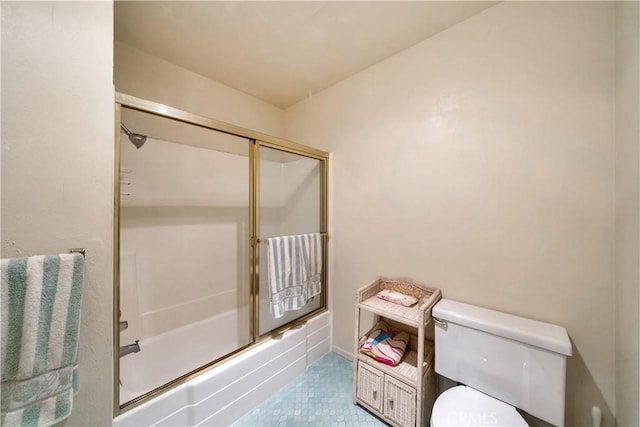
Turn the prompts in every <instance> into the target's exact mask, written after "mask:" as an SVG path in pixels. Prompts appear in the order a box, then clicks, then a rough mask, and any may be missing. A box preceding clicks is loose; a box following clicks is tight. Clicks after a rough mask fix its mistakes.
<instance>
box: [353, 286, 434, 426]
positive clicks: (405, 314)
mask: <svg viewBox="0 0 640 427" xmlns="http://www.w3.org/2000/svg"><path fill="white" fill-rule="evenodd" d="M383 289H389V290H393V291H396V292H401V293H403V294H405V295H411V296H413V297H416V298H417V299H418V302H417V303H416V304H415V305H413V306H411V307H404V306H402V305H398V304H395V303H392V302H389V301H385V300H382V299H380V298H378V297H377V294H378V292H380V291H381V290H383ZM440 298H441V292H440V290H439V289H436V288H430V287H427V286H425V285H422V284H419V283H417V282H414V281H412V280H408V279H387V278H380V279H378V280H376V281H375V282H373V283H371V284H369V285H367V286H364V287H362V288H360V289H358V291H357V303H356V337H358V338H357V340H356V343H355V354H356V361H355V363H354V376H353V377H354V384H353V403H354V404H359V405H362V406H364V407H365V408H367V409H369V410H370V411H372V412H373V413H374V414H376V415H378V416H379V417H381V418H382V419H384V421H385V422H387V423H389V424H391V425H393V426H398V427H416V426H426V425H428V422H429V417H430V415H431V407H432V406H433V402H434V401H435V397H436V396H435V373H434V370H433V354H434V349H433V344H432V343H431V342H429V341H427V340H425V327H426V326H427V324H428V323H429V322H430V320H431V309H432V308H433V306H434V305H435V304H436V303H437V302H438V300H440ZM361 310H365V311H367V312H370V313H373V314H375V315H376V316H377V317H381V318H385V319H390V320H393V321H395V322H397V323H399V324H400V325H405V326H407V329H408V330H407V332H409V334H410V341H409V346H408V348H407V350H406V352H405V354H404V356H403V358H402V360H401V361H400V363H399V364H398V365H396V366H390V365H386V364H384V363H381V362H378V361H376V360H375V359H373V358H372V357H370V356H367V355H365V354H362V353H360V346H361V345H362V343H363V342H364V341H365V340H366V338H367V336H368V335H369V334H370V332H371V331H369V332H368V333H366V334H365V335H362V336H361V335H360V311H361ZM402 329H404V328H402ZM416 330H417V335H415V331H416Z"/></svg>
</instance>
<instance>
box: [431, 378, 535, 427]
mask: <svg viewBox="0 0 640 427" xmlns="http://www.w3.org/2000/svg"><path fill="white" fill-rule="evenodd" d="M431 426H432V427H445V426H494V427H495V426H503V427H507V426H508V427H520V426H528V424H527V422H526V421H525V420H524V418H522V416H521V415H520V414H519V413H518V411H516V408H514V407H513V406H511V405H508V404H506V403H504V402H501V401H499V400H498V399H494V398H493V397H490V396H487V395H486V394H484V393H480V392H479V391H477V390H474V389H472V388H471V387H467V386H462V385H461V386H457V387H453V388H450V389H449V390H447V391H445V392H444V393H442V394H441V395H440V396H438V398H437V399H436V403H435V404H434V405H433V412H432V413H431Z"/></svg>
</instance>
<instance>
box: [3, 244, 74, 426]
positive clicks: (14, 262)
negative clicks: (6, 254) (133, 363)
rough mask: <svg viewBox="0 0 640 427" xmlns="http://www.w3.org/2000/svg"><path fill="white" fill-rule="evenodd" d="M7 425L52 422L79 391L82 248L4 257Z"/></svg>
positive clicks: (61, 415) (64, 413) (67, 409)
mask: <svg viewBox="0 0 640 427" xmlns="http://www.w3.org/2000/svg"><path fill="white" fill-rule="evenodd" d="M0 265H1V268H0V270H1V274H2V283H1V286H0V288H1V289H2V295H1V303H2V314H1V327H2V329H1V334H2V339H1V342H2V363H1V369H2V382H1V384H2V390H1V391H2V397H1V401H2V404H1V409H2V410H1V417H2V419H1V420H0V421H1V424H2V425H7V426H9V425H21V426H50V425H53V424H56V423H58V422H60V421H61V420H63V419H65V418H67V417H68V416H69V415H70V414H71V408H72V403H73V396H74V394H75V393H77V391H78V334H79V326H80V305H81V300H82V287H83V274H84V258H83V257H82V255H80V254H62V255H58V256H33V257H29V258H12V259H3V260H2V261H1V263H0Z"/></svg>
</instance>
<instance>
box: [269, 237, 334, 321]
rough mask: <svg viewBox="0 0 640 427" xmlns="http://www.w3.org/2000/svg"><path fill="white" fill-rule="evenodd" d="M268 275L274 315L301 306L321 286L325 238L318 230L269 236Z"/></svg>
mask: <svg viewBox="0 0 640 427" xmlns="http://www.w3.org/2000/svg"><path fill="white" fill-rule="evenodd" d="M267 260H268V262H267V265H268V267H267V270H268V273H267V276H268V281H269V290H270V291H271V310H272V312H273V316H274V317H275V318H279V317H282V316H283V315H284V313H285V311H292V310H299V309H301V308H302V307H304V306H305V305H306V304H307V301H308V300H309V299H311V298H312V297H314V296H316V295H318V294H319V293H320V292H321V290H322V284H321V280H320V278H321V275H322V241H321V237H320V234H319V233H313V234H298V235H295V236H281V237H272V238H270V239H267Z"/></svg>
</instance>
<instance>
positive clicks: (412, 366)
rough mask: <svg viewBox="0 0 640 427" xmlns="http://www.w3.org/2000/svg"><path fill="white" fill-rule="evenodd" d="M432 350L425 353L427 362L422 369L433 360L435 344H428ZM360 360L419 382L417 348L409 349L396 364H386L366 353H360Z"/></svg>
mask: <svg viewBox="0 0 640 427" xmlns="http://www.w3.org/2000/svg"><path fill="white" fill-rule="evenodd" d="M427 345H428V346H429V347H430V348H431V350H430V352H429V353H425V356H426V357H425V362H423V363H422V369H423V370H424V369H427V367H428V366H429V364H430V363H431V361H432V360H433V345H432V344H430V343H429V344H427ZM358 360H362V361H363V362H365V363H368V364H370V365H371V366H374V367H375V368H376V369H379V370H380V371H382V372H384V373H386V374H388V375H392V376H394V377H396V378H398V379H401V380H404V381H405V382H409V383H414V384H417V382H418V352H417V351H415V350H408V351H407V352H405V354H404V356H403V357H402V360H401V361H400V363H398V364H397V365H396V366H390V365H385V364H384V363H381V362H378V361H377V360H375V359H373V358H371V357H370V356H367V355H366V354H362V353H358Z"/></svg>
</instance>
